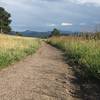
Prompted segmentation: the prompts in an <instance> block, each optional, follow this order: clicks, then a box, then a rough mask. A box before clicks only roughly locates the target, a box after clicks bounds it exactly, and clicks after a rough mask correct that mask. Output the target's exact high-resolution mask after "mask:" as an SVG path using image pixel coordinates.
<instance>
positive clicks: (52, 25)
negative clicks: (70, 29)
mask: <svg viewBox="0 0 100 100" xmlns="http://www.w3.org/2000/svg"><path fill="white" fill-rule="evenodd" d="M47 26H51V27H54V26H56V24H47Z"/></svg>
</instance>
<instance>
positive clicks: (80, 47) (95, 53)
mask: <svg viewBox="0 0 100 100" xmlns="http://www.w3.org/2000/svg"><path fill="white" fill-rule="evenodd" d="M49 42H50V43H51V44H52V45H55V46H57V47H59V48H60V49H62V50H64V51H65V52H66V56H67V57H69V58H70V59H72V60H73V62H75V63H78V64H80V65H81V66H82V67H83V66H84V69H85V70H84V71H85V74H86V75H87V76H92V77H96V78H98V79H100V40H93V39H92V40H86V39H83V38H78V37H53V38H51V39H49Z"/></svg>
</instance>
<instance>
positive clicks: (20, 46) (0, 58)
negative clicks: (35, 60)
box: [0, 34, 40, 68]
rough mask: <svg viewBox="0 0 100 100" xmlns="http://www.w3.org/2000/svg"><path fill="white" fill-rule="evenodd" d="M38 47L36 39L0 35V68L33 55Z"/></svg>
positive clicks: (38, 43)
mask: <svg viewBox="0 0 100 100" xmlns="http://www.w3.org/2000/svg"><path fill="white" fill-rule="evenodd" d="M39 45H40V41H39V40H38V39H36V38H26V37H19V36H17V37H16V36H10V35H3V34H0V68H2V67H4V66H7V65H9V64H11V63H14V62H15V61H17V60H20V59H21V58H23V57H25V56H27V55H29V54H32V53H34V52H35V51H36V50H37V48H38V47H39Z"/></svg>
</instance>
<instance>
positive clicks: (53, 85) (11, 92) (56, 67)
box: [0, 43, 80, 100]
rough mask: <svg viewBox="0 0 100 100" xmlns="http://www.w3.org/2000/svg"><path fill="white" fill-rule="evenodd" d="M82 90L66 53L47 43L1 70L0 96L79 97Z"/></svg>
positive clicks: (5, 99) (35, 99)
mask: <svg viewBox="0 0 100 100" xmlns="http://www.w3.org/2000/svg"><path fill="white" fill-rule="evenodd" d="M73 82H74V83H73ZM73 84H74V85H73ZM79 93H80V88H79V86H78V84H77V78H76V77H75V76H74V73H73V71H72V69H71V67H70V66H68V65H67V64H66V62H65V61H64V58H63V53H62V52H61V51H59V50H58V49H56V48H54V47H52V46H50V45H48V44H45V43H43V45H42V46H41V48H40V49H39V50H38V51H37V53H36V54H34V56H29V57H27V58H26V59H24V60H23V61H20V62H19V63H17V64H14V65H12V66H10V67H8V68H6V69H3V70H2V71H0V100H80V94H79Z"/></svg>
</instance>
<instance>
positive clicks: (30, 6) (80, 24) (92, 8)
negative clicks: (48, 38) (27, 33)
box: [0, 0, 100, 31]
mask: <svg viewBox="0 0 100 100" xmlns="http://www.w3.org/2000/svg"><path fill="white" fill-rule="evenodd" d="M0 6H2V7H4V8H5V9H6V10H7V11H9V12H10V13H11V15H12V18H11V19H12V24H11V26H12V29H13V30H16V31H23V30H34V31H50V30H52V29H53V28H55V27H56V28H59V29H60V30H68V31H71V30H72V31H80V30H82V31H84V30H87V31H93V30H95V25H96V24H99V23H100V13H99V12H100V0H0Z"/></svg>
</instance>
